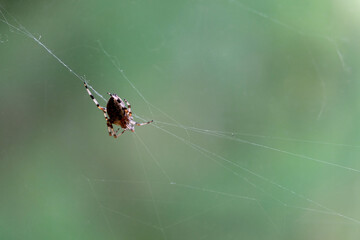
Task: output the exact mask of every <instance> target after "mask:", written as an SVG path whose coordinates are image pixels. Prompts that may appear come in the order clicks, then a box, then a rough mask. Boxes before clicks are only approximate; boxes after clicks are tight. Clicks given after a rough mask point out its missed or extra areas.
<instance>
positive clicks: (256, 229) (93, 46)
mask: <svg viewBox="0 0 360 240" xmlns="http://www.w3.org/2000/svg"><path fill="white" fill-rule="evenodd" d="M73 3H75V2H73V1H69V2H65V4H64V5H63V6H64V9H66V10H68V8H67V7H69V6H68V4H73ZM76 3H77V4H75V6H74V11H75V12H76V10H79V9H81V6H84V3H83V2H82V1H78V2H76ZM113 4H115V3H113ZM132 4H133V5H132ZM158 4H159V5H158ZM323 4H324V3H321V4H320V3H313V5H311V4H309V5H306V4H305V3H304V5H301V6H291V5H289V4H288V3H284V2H281V1H271V2H268V3H266V4H265V3H262V5H257V4H256V3H255V4H254V3H249V4H247V3H245V2H242V1H229V2H226V3H221V2H219V1H211V2H206V3H205V2H202V1H198V2H196V3H185V4H183V5H181V6H182V8H177V9H176V10H173V7H172V6H168V5H167V4H166V3H164V2H157V4H154V5H151V6H149V5H147V4H146V3H136V2H133V3H130V2H123V3H121V4H120V5H119V6H120V7H121V8H120V10H119V11H125V12H127V11H129V12H127V13H128V14H127V15H125V16H124V15H122V17H123V18H124V19H122V21H118V22H120V23H119V25H117V24H114V23H115V22H116V21H115V19H116V18H114V19H112V18H111V21H110V25H111V26H113V27H120V29H121V34H120V35H121V36H122V38H125V39H124V40H122V41H123V42H120V43H119V42H117V41H115V40H113V36H112V37H109V38H107V37H106V34H107V33H111V34H112V35H114V34H115V33H116V32H114V30H110V31H109V32H107V31H104V32H103V33H102V34H101V37H100V38H99V37H98V38H97V39H99V40H97V39H96V38H94V37H89V38H87V37H83V36H82V37H81V39H80V41H79V42H76V43H77V44H78V45H76V44H75V43H74V42H75V40H74V38H70V40H68V41H69V43H70V44H68V45H71V46H72V47H71V48H69V47H68V46H67V45H66V44H64V45H61V44H60V46H59V49H61V50H62V52H60V51H59V52H56V53H55V52H54V51H52V50H51V48H50V47H49V46H48V44H49V45H51V44H52V42H58V41H57V40H56V38H57V37H59V35H58V33H59V32H61V31H60V30H59V31H55V34H54V35H51V32H49V33H48V34H49V35H50V36H47V37H41V36H40V35H38V34H35V33H32V31H29V30H28V29H27V28H25V27H24V26H22V24H21V23H20V22H19V21H17V20H16V18H15V17H13V16H12V15H11V14H9V13H8V12H7V11H6V10H5V9H4V8H1V11H0V15H1V16H2V17H1V19H0V21H1V22H2V23H3V26H5V27H6V28H8V29H5V28H3V29H1V32H0V33H1V35H0V37H1V43H2V46H1V48H2V49H3V51H4V53H5V54H4V56H5V58H6V57H8V56H10V55H11V51H9V50H8V49H12V47H13V46H12V45H11V44H12V43H13V44H14V45H15V46H19V48H20V46H21V49H20V50H19V51H18V53H16V54H18V55H20V56H22V58H21V61H19V62H16V61H13V60H11V59H10V60H9V59H6V60H5V61H4V64H3V67H2V69H4V70H3V71H4V77H8V78H9V79H24V78H25V77H24V76H22V75H21V74H20V75H17V74H18V73H15V72H16V71H18V70H19V68H20V66H22V64H24V63H26V64H29V62H30V60H26V58H25V57H24V56H23V55H24V54H26V53H27V54H30V55H33V54H40V53H39V52H41V51H39V46H40V47H41V48H43V49H44V50H45V51H46V55H45V54H43V55H40V56H37V57H36V59H38V60H39V61H40V64H41V62H42V61H44V60H41V59H43V58H46V57H47V56H48V57H49V58H48V59H47V61H49V62H51V60H50V57H51V58H52V59H55V60H56V61H55V63H47V64H46V68H45V69H44V68H41V67H39V66H38V65H36V64H35V65H30V66H31V68H25V69H24V72H25V73H24V75H28V74H29V75H30V76H27V77H29V79H30V80H31V81H28V83H27V80H22V81H20V80H17V81H19V84H15V85H14V86H15V87H14V86H13V85H12V84H11V83H9V81H7V80H6V83H5V84H8V86H9V87H8V89H9V91H8V93H7V92H4V90H3V91H2V92H1V93H2V98H3V99H1V100H2V102H4V103H5V102H6V100H8V99H10V94H12V93H15V92H16V93H17V92H18V91H20V93H21V94H19V95H20V96H23V97H22V98H25V99H29V102H28V104H31V105H32V106H39V107H38V108H37V111H38V112H37V114H36V116H35V114H34V113H31V112H29V110H27V108H28V107H27V106H26V107H27V108H26V109H25V107H23V105H22V102H20V100H14V102H13V106H11V108H9V107H7V106H5V105H4V106H3V109H5V110H6V111H5V112H6V113H3V117H4V118H3V119H5V116H6V115H7V114H8V112H10V113H11V114H13V119H16V120H17V119H20V116H21V115H20V114H18V113H17V112H15V111H14V110H13V109H20V112H21V113H23V117H24V120H25V121H26V122H27V123H32V124H31V125H32V126H34V127H33V128H34V129H41V130H42V131H40V133H35V131H33V130H28V129H27V128H21V127H20V128H19V129H17V130H15V131H16V132H17V133H19V134H20V133H21V134H22V135H23V139H21V140H17V139H16V141H15V138H14V137H12V134H10V130H12V131H14V129H15V128H14V127H12V128H11V129H10V130H4V134H2V135H3V136H6V138H7V139H6V140H5V139H4V138H2V139H1V143H2V145H3V146H7V148H6V149H7V150H2V152H1V155H2V158H3V159H4V163H3V166H4V167H3V169H11V171H6V170H4V174H3V176H2V177H3V179H2V180H3V181H2V182H4V183H5V185H4V186H5V187H6V188H4V189H6V190H4V192H3V194H2V195H4V196H9V197H6V198H4V200H3V204H2V207H3V208H4V209H3V210H4V215H3V217H2V219H1V223H2V225H3V226H5V228H4V229H5V230H3V231H2V233H1V234H2V235H3V236H6V237H12V238H14V237H16V238H21V237H24V236H27V238H29V237H30V238H34V239H38V238H39V237H47V238H52V239H53V238H59V239H61V238H62V239H63V238H64V237H68V238H69V237H71V238H75V239H239V238H245V239H324V238H326V239H341V238H346V239H358V238H359V236H360V232H359V225H360V212H359V210H360V209H359V204H358V199H359V191H358V187H359V174H360V166H359V163H358V161H357V159H358V156H359V147H360V146H359V145H358V144H357V142H358V132H357V131H356V130H354V129H356V125H355V124H354V123H355V122H356V119H357V116H358V113H357V104H356V101H357V83H356V81H355V80H357V77H358V76H357V72H356V71H355V70H353V69H355V66H356V63H357V60H358V56H359V54H358V48H357V47H356V46H355V45H356V44H355V43H356V42H357V41H356V40H357V38H358V36H357V35H355V34H352V33H353V32H354V31H352V28H353V26H355V25H356V23H358V20H357V19H356V17H354V16H353V14H345V13H344V12H347V11H350V9H352V8H350V7H349V6H351V4H350V3H342V4H340V3H339V4H338V5H336V6H337V7H338V8H339V9H340V10H338V11H337V12H336V13H334V14H332V15H331V16H327V15H326V13H327V12H326V13H325V11H324V10H318V8H320V9H322V7H324V6H323ZM348 4H349V5H348ZM115 5H116V4H115ZM20 6H22V5H20ZM95 6H97V5H94V3H92V2H91V3H90V4H89V9H87V11H86V14H83V15H81V14H80V15H77V14H75V13H74V16H73V19H72V20H69V21H70V22H71V23H74V21H75V20H80V19H82V18H85V19H87V20H86V22H87V23H96V22H98V21H99V20H96V19H91V16H92V14H91V13H92V11H93V9H92V8H91V7H94V9H97V8H95ZM154 6H163V7H164V8H166V9H167V11H169V12H170V13H171V11H174V12H173V13H176V17H177V18H176V17H172V16H171V17H170V16H168V18H170V19H171V20H172V24H174V25H175V27H174V28H167V26H166V25H164V24H163V21H164V19H161V18H160V19H157V18H156V15H157V14H156V13H157V12H158V11H159V10H158V9H157V8H156V7H154ZM47 7H48V8H50V9H56V7H55V6H53V7H51V6H47ZM149 7H150V10H149V12H146V13H147V14H149V13H153V14H154V15H151V16H152V17H153V18H150V19H152V21H149V22H150V23H149V25H146V26H148V27H150V30H154V29H155V30H157V32H156V35H155V34H153V33H152V31H148V30H145V28H144V27H143V26H142V25H141V24H145V22H144V21H145V20H144V19H146V18H144V19H143V20H141V18H140V20H139V18H135V19H133V18H132V17H133V15H132V12H134V13H136V14H139V13H140V12H139V11H141V9H143V8H144V9H145V8H146V9H147V8H149ZM327 7H329V6H327ZM91 9H92V10H91ZM179 9H180V10H179ZM309 9H312V10H311V11H310V13H309V12H307V11H308V10H309ZM45 12H46V11H45ZM40 13H41V12H40ZM61 13H63V11H59V14H60V16H61ZM96 13H97V14H101V16H103V17H106V16H104V15H103V14H102V13H105V15H107V14H109V15H112V14H114V13H113V12H112V9H111V8H109V6H108V7H103V8H101V9H97V10H96ZM305 13H306V14H309V16H308V19H307V18H306V17H304V16H303V15H301V14H305ZM43 14H44V13H43ZM312 14H313V15H314V16H313V15H312ZM318 14H323V15H319V16H318ZM120 15H121V14H120ZM344 15H347V18H345V19H346V20H344V21H343V22H340V23H337V24H338V25H337V24H331V23H330V22H329V21H330V20H332V21H335V22H336V20H338V19H341V18H343V17H344ZM64 16H65V15H64ZM70 16H72V15H71V14H70ZM114 16H117V15H114ZM135 16H136V15H135ZM27 17H28V16H24V18H25V19H27ZM47 18H48V15H47V14H45V15H44V16H43V19H42V20H38V21H40V22H41V23H38V24H39V25H41V24H43V23H44V19H47ZM49 19H50V18H49ZM61 19H62V20H63V21H65V19H64V18H61ZM74 19H75V20H74ZM280 19H285V20H280ZM95 20H96V21H95ZM130 20H131V21H133V22H132V23H131V24H130V26H127V25H126V23H127V22H128V21H130ZM21 22H23V21H21ZM122 22H124V23H122ZM194 23H195V24H194ZM62 24H64V25H65V26H66V24H67V22H66V21H65V22H64V23H62ZM62 24H60V23H54V25H53V26H51V27H50V28H51V29H53V28H55V26H59V27H61V26H62ZM103 24H104V25H103V26H107V24H108V22H107V21H105V22H104V23H103ZM157 24H162V25H161V26H160V27H154V26H155V25H157ZM49 25H51V23H49ZM86 25H87V24H84V26H86ZM45 26H46V25H45ZM79 26H83V25H81V24H79ZM111 26H109V28H111ZM35 27H36V26H35ZM66 27H67V26H66ZM331 27H332V28H333V29H330V30H329V28H331ZM64 28H65V27H64ZM324 28H326V29H324ZM75 29H77V28H75ZM132 29H137V30H138V29H140V30H139V31H140V33H141V34H139V35H137V33H133V32H132ZM339 29H342V30H341V31H340V30H339ZM35 31H39V32H42V36H45V34H44V32H46V31H45V30H43V29H42V28H41V27H39V29H38V30H35ZM68 31H69V32H71V33H73V31H71V30H68ZM24 36H26V37H28V38H30V39H31V40H33V42H35V45H34V44H32V45H29V44H30V43H29V42H31V41H23V40H24ZM124 36H125V37H124ZM136 37H141V40H138V41H136ZM126 38H128V39H129V40H126ZM44 39H46V44H45V40H44ZM51 39H53V40H54V39H55V40H54V41H51ZM88 39H91V40H88ZM93 39H96V40H95V41H94V40H93ZM131 41H135V42H134V43H132V42H131ZM124 46H125V47H124ZM127 47H129V49H130V50H128V49H126V48H127ZM111 48H113V49H111ZM138 48H139V49H138ZM26 49H27V50H26ZM54 49H55V48H54ZM78 49H81V51H78ZM30 50H31V51H30ZM29 51H30V52H29ZM64 52H65V53H64ZM139 54H141V55H140V56H139ZM166 54H168V55H166ZM79 56H81V57H79ZM166 56H167V57H166ZM83 58H90V60H88V62H86V63H82V61H84V59H83ZM65 59H66V61H65ZM120 59H121V62H124V63H125V62H126V65H127V66H125V64H122V63H121V62H120ZM169 59H171V60H169ZM2 60H4V59H3V58H2ZM35 62H36V61H35ZM79 62H80V63H82V64H80V63H79ZM169 62H170V63H169ZM59 63H60V66H63V67H64V69H65V70H66V72H63V73H61V74H59V73H57V72H59V71H61V70H59ZM52 68H53V70H52ZM31 69H33V70H31ZM34 69H36V70H34ZM75 69H76V70H75ZM124 69H126V73H125V71H124ZM32 71H34V72H32ZM97 71H100V73H99V72H97ZM37 72H39V73H37ZM69 72H70V73H71V74H72V75H73V76H74V77H75V78H77V79H79V80H80V81H87V82H88V83H89V82H90V84H89V87H90V89H91V90H92V92H93V93H94V94H95V96H97V98H98V100H99V103H101V105H105V104H106V99H105V98H104V97H103V96H102V95H101V93H102V92H106V91H110V92H114V93H117V94H118V95H119V96H121V97H125V98H127V99H128V100H129V101H130V103H131V104H132V108H133V112H134V116H135V118H136V120H138V121H144V122H145V121H148V120H151V119H153V120H154V123H153V124H151V125H148V126H144V127H139V128H136V132H135V134H130V133H126V134H125V135H123V136H121V138H119V139H117V140H114V139H112V138H109V137H107V133H106V124H105V122H104V119H103V117H102V114H101V112H99V111H98V110H96V107H95V106H94V104H93V103H92V102H91V100H90V99H89V97H88V96H87V94H86V91H85V89H84V88H83V86H82V85H81V84H79V81H71V79H70V76H71V75H69V74H68V73H69ZM80 72H81V73H83V74H80ZM54 73H55V76H56V77H55V78H54V80H50V79H49V78H51V77H52V74H54ZM85 73H86V77H85ZM41 75H46V77H42V78H40V80H35V79H36V78H38V77H39V76H41ZM45 78H46V79H47V80H45ZM25 79H26V78H25ZM69 79H70V80H69ZM88 79H91V80H92V81H89V80H88ZM39 82H40V84H39ZM20 84H24V85H25V86H26V87H27V88H30V91H27V88H26V89H21V88H20V90H19V89H18V88H19V86H20V87H21V85H20ZM36 84H39V85H40V86H41V87H35V86H34V85H36ZM92 86H94V87H92ZM41 88H43V93H42V94H40V93H39V94H36V95H39V96H40V97H38V98H34V99H32V98H31V95H28V94H27V92H30V93H31V94H34V93H38V92H39V89H41ZM69 89H71V90H69ZM15 90H16V91H15ZM40 91H41V90H40ZM80 93H81V94H80ZM20 99H21V98H20ZM101 100H102V101H101ZM40 105H42V106H41V107H40ZM15 106H16V108H15ZM85 106H89V107H86V109H85ZM54 108H56V111H55V110H54ZM5 114H6V115H5ZM14 115H15V116H14ZM38 115H39V116H38ZM29 116H31V117H29ZM42 119H45V120H42ZM20 120H21V119H20ZM20 120H17V121H15V123H18V122H19V123H21V122H23V121H20ZM38 121H40V122H39V123H37V122H38ZM48 122H50V123H53V124H54V123H55V125H56V128H55V129H53V127H52V126H51V124H49V123H48ZM15 123H14V124H15ZM4 125H10V126H13V125H12V124H11V122H9V121H6V120H4V122H3V126H4ZM17 135H18V134H17ZM37 138H38V139H39V140H36V139H37ZM32 139H34V140H32ZM43 146H46V147H45V148H46V149H44V147H43ZM4 149H5V148H4ZM20 149H21V150H22V151H18V150H20ZM13 160H15V161H13ZM25 160H26V161H25ZM11 161H12V162H13V163H11V164H10V162H11ZM19 176H21V177H19ZM34 176H36V177H34ZM16 189H18V190H19V192H21V194H19V193H18V191H16ZM7 206H10V208H9V209H6V208H7ZM29 206H30V207H29ZM17 212H20V213H17ZM14 213H17V214H14ZM14 215H15V216H14ZM10 216H13V217H10ZM8 219H10V220H11V221H7V220H8ZM20 219H24V220H20ZM44 225H45V226H46V228H45V230H44V228H43V227H42V226H44ZM15 229H17V230H18V231H15ZM19 229H20V230H19Z"/></svg>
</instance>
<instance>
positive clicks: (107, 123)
mask: <svg viewBox="0 0 360 240" xmlns="http://www.w3.org/2000/svg"><path fill="white" fill-rule="evenodd" d="M84 86H85V88H86V91H87V93H88V94H89V96H90V98H91V99H92V100H93V102H94V103H95V104H96V107H97V108H98V109H100V110H101V111H102V112H103V113H104V117H105V120H106V125H107V128H108V132H109V136H115V135H116V134H115V131H114V128H113V126H112V124H111V122H110V120H109V118H108V116H107V111H106V108H104V107H101V106H100V104H99V103H98V101H97V100H96V98H95V97H94V96H93V95H92V94H91V92H90V89H89V88H88V86H87V84H86V82H84Z"/></svg>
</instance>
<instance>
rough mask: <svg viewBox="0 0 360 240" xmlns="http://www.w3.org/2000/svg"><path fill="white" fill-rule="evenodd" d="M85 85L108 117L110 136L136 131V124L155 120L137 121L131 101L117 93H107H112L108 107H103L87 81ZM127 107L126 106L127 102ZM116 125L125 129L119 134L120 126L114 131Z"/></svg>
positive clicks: (141, 124) (91, 96)
mask: <svg viewBox="0 0 360 240" xmlns="http://www.w3.org/2000/svg"><path fill="white" fill-rule="evenodd" d="M84 86H85V88H86V91H87V92H88V94H89V96H90V98H91V99H92V100H93V101H94V103H95V104H96V106H97V108H98V109H100V110H101V111H102V112H103V113H104V117H105V119H106V125H107V128H108V132H109V136H110V137H111V136H114V138H117V137H118V136H120V135H122V134H123V133H124V132H125V131H126V130H130V131H132V132H135V125H136V126H143V125H146V124H150V123H152V122H153V120H151V121H148V122H145V123H138V122H135V121H134V119H133V117H132V112H131V105H130V103H129V102H128V101H127V100H126V99H124V101H123V100H122V99H121V98H120V97H119V96H118V95H116V94H112V93H107V94H109V95H110V99H109V101H108V102H107V104H106V108H104V107H101V106H100V105H99V103H98V101H97V100H96V99H95V97H94V96H93V95H92V94H91V92H90V90H89V88H88V86H87V84H86V82H84ZM124 102H125V103H126V105H127V107H126V106H125V103H124ZM113 124H114V125H118V126H120V127H121V128H123V129H124V130H123V131H122V132H121V133H120V134H117V133H118V131H119V130H120V128H119V129H118V130H116V131H114V128H113Z"/></svg>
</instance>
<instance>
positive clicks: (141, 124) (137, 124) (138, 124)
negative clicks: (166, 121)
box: [135, 120, 154, 126]
mask: <svg viewBox="0 0 360 240" xmlns="http://www.w3.org/2000/svg"><path fill="white" fill-rule="evenodd" d="M153 121H154V120H151V121H148V122H144V123H138V122H135V124H136V126H144V125H147V124H150V123H152V122H153Z"/></svg>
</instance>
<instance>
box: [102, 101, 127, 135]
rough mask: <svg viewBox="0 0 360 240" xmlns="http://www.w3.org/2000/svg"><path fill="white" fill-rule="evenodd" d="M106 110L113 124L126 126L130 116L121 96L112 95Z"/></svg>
mask: <svg viewBox="0 0 360 240" xmlns="http://www.w3.org/2000/svg"><path fill="white" fill-rule="evenodd" d="M106 110H107V114H108V116H109V121H110V123H111V124H115V125H119V126H121V127H122V128H126V126H127V123H128V122H129V117H128V116H127V115H126V112H127V111H126V110H127V109H126V107H125V106H124V104H123V102H122V100H121V99H120V98H119V97H117V98H114V97H113V96H111V97H110V99H109V101H108V103H107V105H106Z"/></svg>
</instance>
